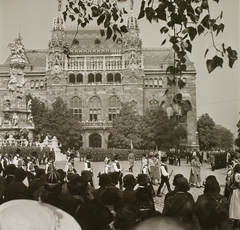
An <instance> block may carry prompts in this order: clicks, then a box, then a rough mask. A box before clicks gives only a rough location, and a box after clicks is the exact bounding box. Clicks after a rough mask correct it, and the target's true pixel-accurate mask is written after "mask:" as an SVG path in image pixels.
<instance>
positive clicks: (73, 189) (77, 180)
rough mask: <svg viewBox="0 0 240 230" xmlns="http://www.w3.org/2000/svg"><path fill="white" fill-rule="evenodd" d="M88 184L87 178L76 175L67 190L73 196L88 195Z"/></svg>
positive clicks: (68, 184)
mask: <svg viewBox="0 0 240 230" xmlns="http://www.w3.org/2000/svg"><path fill="white" fill-rule="evenodd" d="M87 187H88V182H87V180H86V178H85V177H83V176H79V175H78V174H74V176H72V177H71V178H70V181H69V182H68V183H67V188H68V190H69V192H70V193H71V194H72V195H80V194H86V189H87Z"/></svg>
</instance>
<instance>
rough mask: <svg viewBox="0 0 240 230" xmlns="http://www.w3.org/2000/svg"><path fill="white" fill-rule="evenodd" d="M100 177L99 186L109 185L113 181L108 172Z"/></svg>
mask: <svg viewBox="0 0 240 230" xmlns="http://www.w3.org/2000/svg"><path fill="white" fill-rule="evenodd" d="M98 178H99V183H98V184H99V186H103V187H104V186H107V185H109V184H110V183H111V177H110V176H109V174H107V173H102V174H100V175H99V176H98Z"/></svg>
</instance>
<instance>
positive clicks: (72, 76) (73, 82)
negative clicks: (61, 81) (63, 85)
mask: <svg viewBox="0 0 240 230" xmlns="http://www.w3.org/2000/svg"><path fill="white" fill-rule="evenodd" d="M69 83H70V84H75V75H74V74H73V73H71V74H70V75H69Z"/></svg>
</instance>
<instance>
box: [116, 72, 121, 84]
mask: <svg viewBox="0 0 240 230" xmlns="http://www.w3.org/2000/svg"><path fill="white" fill-rule="evenodd" d="M115 82H116V83H121V74H120V73H116V74H115Z"/></svg>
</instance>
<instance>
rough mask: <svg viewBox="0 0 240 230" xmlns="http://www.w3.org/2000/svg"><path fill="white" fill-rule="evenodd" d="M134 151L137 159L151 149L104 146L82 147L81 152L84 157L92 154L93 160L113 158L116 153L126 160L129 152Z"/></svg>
mask: <svg viewBox="0 0 240 230" xmlns="http://www.w3.org/2000/svg"><path fill="white" fill-rule="evenodd" d="M131 151H132V152H133V153H134V155H135V158H136V160H140V159H141V158H142V156H143V154H144V153H145V154H148V153H149V152H150V150H138V149H134V150H131V149H114V148H113V149H102V148H80V150H79V154H80V157H81V158H83V157H85V156H87V155H90V156H91V157H90V158H91V161H96V162H98V161H104V159H105V157H108V158H110V159H113V156H114V155H117V154H118V155H119V160H121V161H126V160H127V159H128V154H129V153H130V152H131Z"/></svg>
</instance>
